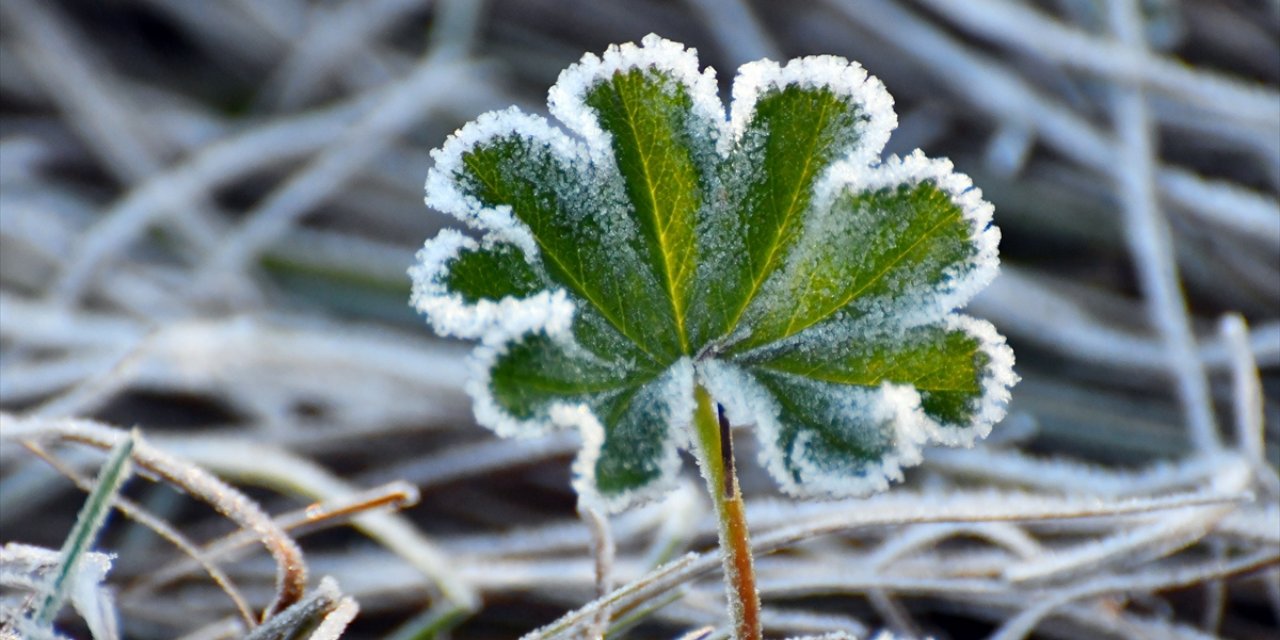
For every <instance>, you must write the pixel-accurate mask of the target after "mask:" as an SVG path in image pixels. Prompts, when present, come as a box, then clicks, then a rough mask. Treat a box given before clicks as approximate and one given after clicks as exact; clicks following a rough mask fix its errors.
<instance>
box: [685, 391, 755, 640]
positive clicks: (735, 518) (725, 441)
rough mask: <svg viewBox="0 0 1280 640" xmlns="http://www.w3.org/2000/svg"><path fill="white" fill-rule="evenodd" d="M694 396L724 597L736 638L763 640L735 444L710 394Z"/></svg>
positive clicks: (697, 439)
mask: <svg viewBox="0 0 1280 640" xmlns="http://www.w3.org/2000/svg"><path fill="white" fill-rule="evenodd" d="M694 395H695V397H696V399H697V401H698V408H697V411H696V412H695V414H694V420H693V422H694V425H693V426H694V428H693V431H694V440H695V445H696V446H695V447H694V449H695V454H696V457H697V459H698V465H699V466H701V467H702V476H703V477H704V478H706V480H707V492H708V493H709V494H711V501H712V502H713V503H714V504H715V507H716V516H717V519H718V520H719V521H720V527H719V528H720V554H721V558H722V559H723V562H724V581H725V586H726V589H725V592H726V593H725V595H726V597H727V598H728V600H729V611H730V612H731V613H732V614H733V626H734V631H735V633H734V637H735V638H737V639H738V640H760V638H761V637H762V634H763V630H762V629H761V627H760V594H759V593H757V592H756V571H755V567H754V566H753V564H752V560H751V537H750V535H749V534H748V532H747V513H746V507H745V505H744V504H743V502H742V491H741V490H740V489H739V488H738V475H737V473H736V472H735V471H734V467H733V439H732V438H731V437H730V434H729V425H728V423H726V422H723V421H722V420H721V417H720V416H719V412H718V411H717V410H716V406H715V403H713V402H712V401H711V395H710V394H708V393H707V390H706V389H703V388H702V387H701V386H699V387H698V388H697V389H696V390H695V391H694Z"/></svg>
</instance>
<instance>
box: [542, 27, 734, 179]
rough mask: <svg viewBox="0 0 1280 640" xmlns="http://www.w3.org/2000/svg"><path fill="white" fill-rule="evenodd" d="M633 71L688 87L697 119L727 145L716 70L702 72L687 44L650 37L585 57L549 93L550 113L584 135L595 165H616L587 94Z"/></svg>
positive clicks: (685, 88) (607, 136)
mask: <svg viewBox="0 0 1280 640" xmlns="http://www.w3.org/2000/svg"><path fill="white" fill-rule="evenodd" d="M634 69H642V70H643V69H649V70H653V71H656V72H658V73H660V74H663V75H665V76H667V77H668V78H669V79H670V80H671V81H672V82H673V83H674V84H675V85H678V86H682V87H684V90H685V92H686V93H687V94H688V96H689V99H690V101H691V102H692V108H693V113H694V115H695V116H697V117H698V118H699V119H701V120H702V121H703V122H705V123H706V124H707V125H708V129H709V131H708V132H709V133H710V134H711V135H714V136H716V137H717V141H718V142H721V143H723V142H725V141H726V139H727V136H725V135H724V133H725V131H724V123H725V115H724V105H723V104H721V102H720V97H719V95H718V93H717V90H716V72H715V69H712V68H711V67H707V68H706V69H703V70H701V71H699V70H698V50H697V49H693V48H685V46H684V45H683V44H680V43H678V42H672V41H670V40H667V39H664V38H661V37H659V36H657V35H655V34H652V33H651V34H649V35H647V36H645V37H644V39H642V40H641V41H640V46H636V45H635V44H634V43H630V42H628V43H625V44H621V45H610V46H609V48H608V49H606V50H605V52H604V56H603V57H597V56H596V55H595V54H593V53H586V54H583V56H582V59H581V60H580V61H578V63H577V64H574V65H571V66H569V67H568V68H566V69H565V70H564V71H562V72H560V77H559V79H557V80H556V83H555V85H554V86H552V87H551V90H550V91H549V92H548V94H547V106H548V107H549V108H550V110H551V114H552V115H554V116H555V117H556V118H557V119H559V120H560V121H561V122H563V123H564V124H565V126H567V127H569V129H571V130H572V131H574V132H575V133H577V134H578V135H580V136H582V138H583V140H585V141H586V143H587V146H588V147H589V148H590V149H591V153H592V159H593V160H595V161H597V162H600V161H604V162H606V163H612V162H613V156H612V147H611V146H610V139H609V134H607V133H605V132H604V130H602V129H601V128H600V123H599V121H598V119H597V118H596V114H595V113H594V112H593V111H592V110H591V108H590V107H588V106H587V105H586V101H585V99H586V95H587V92H588V91H590V90H591V89H592V88H593V87H595V86H596V85H597V84H599V83H600V82H604V81H607V80H609V79H611V78H613V77H614V75H615V74H618V73H627V72H629V71H631V70H634ZM725 150H727V149H722V151H725Z"/></svg>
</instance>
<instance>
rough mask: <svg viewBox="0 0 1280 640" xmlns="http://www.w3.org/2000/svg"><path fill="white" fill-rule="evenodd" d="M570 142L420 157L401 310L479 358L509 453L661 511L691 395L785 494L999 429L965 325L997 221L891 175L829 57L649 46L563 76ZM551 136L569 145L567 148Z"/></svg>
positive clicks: (511, 132)
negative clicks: (568, 467)
mask: <svg viewBox="0 0 1280 640" xmlns="http://www.w3.org/2000/svg"><path fill="white" fill-rule="evenodd" d="M549 105H550V109H551V113H552V115H553V116H554V117H555V118H556V119H557V120H559V121H560V124H561V125H562V126H563V127H564V129H561V128H560V127H558V126H556V125H553V124H551V123H549V122H547V121H546V120H545V119H543V118H540V117H537V116H533V115H528V114H524V113H522V112H520V111H519V110H517V109H514V108H513V109H509V110H506V111H501V112H496V113H490V114H486V115H483V116H481V117H480V118H479V119H477V120H476V121H475V122H472V123H470V124H468V125H467V126H465V127H463V128H462V129H461V130H459V131H458V132H457V133H455V134H454V135H453V136H452V137H451V138H450V139H449V140H448V141H447V142H446V143H445V144H444V146H443V148H441V149H439V150H437V151H436V152H434V154H433V156H434V158H435V160H436V165H435V167H434V169H432V171H431V173H430V175H429V177H428V180H427V204H428V205H430V206H432V207H435V208H437V209H440V210H442V211H445V212H447V213H449V214H452V215H454V216H456V217H457V218H459V219H460V220H462V221H463V222H464V223H466V224H467V225H469V226H470V227H472V228H473V229H474V230H475V231H476V232H477V235H478V239H475V240H473V239H471V238H468V237H466V236H464V235H462V234H460V233H458V232H456V231H445V232H442V233H441V234H440V235H439V236H437V237H436V238H434V239H432V240H429V241H428V242H427V243H426V246H425V247H424V248H423V249H422V251H421V253H420V254H419V263H418V264H417V265H416V266H415V267H414V268H413V270H412V276H413V280H414V296H413V303H414V305H415V306H416V307H417V308H418V309H419V310H420V311H422V312H423V313H425V314H426V315H427V317H428V319H429V321H430V322H431V324H432V325H433V326H434V327H435V329H436V331H438V332H439V333H441V334H443V335H453V336H458V337H464V338H474V339H479V340H481V341H482V344H481V345H480V346H479V347H477V349H476V353H475V356H474V358H473V360H474V367H475V372H474V376H473V380H472V382H471V386H470V391H471V394H472V396H473V398H474V399H475V405H476V414H477V418H478V419H479V420H480V422H481V423H483V424H485V425H487V426H489V427H491V428H493V429H495V430H497V431H498V432H499V433H500V434H503V435H521V434H530V433H537V432H539V431H542V430H544V429H546V428H550V427H565V426H573V427H577V428H579V429H581V431H582V433H583V437H584V442H585V444H584V447H583V451H582V453H581V455H580V456H579V458H578V461H577V463H576V466H575V470H576V479H575V484H576V488H577V489H578V491H579V492H580V493H581V494H582V495H583V496H585V497H586V498H587V499H589V500H595V501H598V502H599V503H600V504H601V505H602V506H604V507H606V508H608V509H610V510H618V509H621V508H623V507H625V506H627V505H628V504H631V503H633V502H634V501H635V500H637V499H640V498H645V497H650V496H653V495H655V494H657V493H661V492H662V491H664V490H665V489H666V488H668V487H669V486H671V484H672V482H673V481H674V477H675V475H676V473H677V471H678V466H679V457H678V455H677V448H678V447H681V446H686V445H687V444H688V442H689V423H690V420H691V418H692V414H693V408H694V400H693V392H694V386H695V385H702V386H704V387H705V388H706V389H707V390H708V391H709V392H710V393H711V395H712V396H713V397H714V398H715V400H716V401H717V402H719V403H720V404H721V405H722V406H724V408H725V411H726V414H727V415H728V417H729V418H730V419H731V420H732V421H734V422H735V423H736V424H753V425H755V428H756V433H757V435H758V437H759V439H760V442H761V445H762V446H761V447H760V449H761V460H762V463H763V464H764V466H765V467H766V468H767V469H768V470H769V472H770V473H771V474H772V475H773V477H774V478H776V479H777V481H778V482H779V483H780V485H781V486H782V487H783V488H784V489H785V490H786V491H788V492H790V493H794V494H799V495H853V494H862V493H867V492H870V491H874V490H879V489H883V488H884V487H886V486H887V485H888V482H889V481H890V480H895V479H899V478H900V477H901V474H902V472H901V468H902V467H903V466H906V465H912V464H917V463H918V462H919V461H920V447H921V446H922V445H924V444H926V443H929V442H940V443H945V444H952V445H968V444H970V443H972V442H973V440H974V439H975V438H977V437H981V436H984V435H985V434H986V433H987V432H988V431H989V430H990V428H991V425H992V424H994V423H995V422H997V421H998V420H1000V419H1001V418H1002V417H1003V415H1004V406H1005V403H1006V401H1007V399H1008V395H1009V388H1010V386H1012V384H1013V383H1014V382H1015V380H1016V377H1015V376H1014V374H1013V371H1012V365H1013V354H1012V352H1011V351H1010V350H1009V348H1008V347H1007V346H1006V345H1005V342H1004V338H1002V337H1001V336H1000V335H999V334H997V333H996V332H995V330H994V329H993V328H992V327H991V326H990V325H989V324H988V323H986V322H984V321H981V320H976V319H973V318H969V317H966V316H962V315H958V314H956V313H955V309H956V308H957V307H959V306H961V305H963V304H964V303H965V302H967V301H968V300H969V298H970V297H971V296H972V295H973V294H974V293H976V292H977V291H978V290H979V289H981V288H982V287H984V286H985V285H986V284H987V283H988V282H989V281H990V280H991V278H992V277H994V275H995V273H996V270H997V264H998V260H997V255H996V245H997V243H998V241H999V231H998V230H997V229H996V228H995V227H994V226H992V224H991V206H990V205H989V204H987V203H986V202H984V201H983V200H982V197H981V194H980V192H979V191H978V190H977V189H975V188H974V187H973V185H972V183H971V182H970V181H969V179H968V178H967V177H965V176H963V175H961V174H957V173H954V172H953V171H952V168H951V164H950V163H949V162H947V161H945V160H930V159H927V158H925V157H924V156H923V155H921V154H920V153H919V152H917V153H915V154H912V155H909V156H907V157H905V158H896V157H895V158H889V159H887V160H883V161H882V160H881V155H880V154H881V150H882V148H883V146H884V144H885V143H886V142H887V140H888V137H889V132H890V131H891V130H892V129H893V128H894V126H895V125H896V117H895V115H894V113H893V108H892V99H891V98H890V97H889V94H888V93H887V92H886V91H885V90H884V87H883V86H882V85H881V84H880V82H879V81H878V80H876V79H875V78H872V77H869V76H868V75H867V74H866V72H865V71H863V69H862V68H861V67H860V66H858V65H857V64H856V63H852V62H848V61H846V60H844V59H841V58H836V57H832V56H817V57H808V58H801V59H797V60H792V61H791V62H789V63H788V64H786V65H784V66H780V65H778V64H776V63H774V62H771V61H768V60H762V61H758V62H753V63H750V64H747V65H744V66H743V67H742V68H741V69H739V71H738V77H737V78H736V80H735V82H734V87H733V106H732V113H731V114H729V115H728V116H727V117H726V114H725V112H724V108H723V106H722V105H721V103H720V100H719V98H718V97H717V94H716V83H715V75H714V72H713V71H712V70H711V69H707V70H705V71H700V70H699V69H698V60H697V56H696V53H695V52H694V51H693V50H691V49H685V48H684V47H683V46H682V45H679V44H677V43H674V42H670V41H667V40H663V39H661V38H658V37H657V36H652V35H651V36H649V37H647V38H645V39H644V41H643V43H642V45H641V46H635V45H631V44H626V45H622V46H620V47H618V46H616V47H611V48H610V49H609V50H608V51H606V52H605V54H604V56H603V57H597V56H594V55H591V54H587V55H585V56H584V57H583V58H582V60H581V61H580V62H579V63H578V64H576V65H574V66H572V67H570V68H568V69H566V70H565V71H564V72H563V73H562V74H561V75H560V79H559V80H558V81H557V82H556V84H555V86H554V87H552V88H551V91H550V97H549ZM566 130H567V131H566Z"/></svg>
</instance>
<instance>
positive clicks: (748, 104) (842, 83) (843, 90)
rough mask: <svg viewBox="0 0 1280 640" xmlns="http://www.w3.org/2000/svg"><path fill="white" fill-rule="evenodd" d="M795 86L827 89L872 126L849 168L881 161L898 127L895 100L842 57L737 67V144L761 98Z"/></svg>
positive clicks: (732, 122) (734, 112) (734, 132)
mask: <svg viewBox="0 0 1280 640" xmlns="http://www.w3.org/2000/svg"><path fill="white" fill-rule="evenodd" d="M792 85H795V86H800V87H806V88H813V89H827V90H829V91H831V92H833V93H835V94H836V95H838V96H841V97H845V98H848V99H849V100H850V101H851V102H853V103H854V104H857V105H859V106H860V107H861V108H862V110H863V112H864V113H865V114H866V116H867V117H868V118H869V121H868V124H867V127H866V128H865V129H864V133H863V138H861V139H860V140H859V141H858V144H857V148H856V150H855V151H854V152H853V153H851V154H850V155H849V158H848V160H849V162H851V163H854V164H862V165H866V164H868V163H871V162H873V161H875V160H877V159H878V157H879V155H880V151H881V150H882V149H884V145H885V144H886V143H888V142H889V134H890V133H891V132H892V131H893V130H894V129H895V128H897V126H898V115H897V114H896V113H894V111H893V97H892V96H890V95H889V92H888V91H886V90H885V88H884V84H883V83H881V82H880V80H879V79H877V78H875V77H873V76H870V75H867V72H866V70H865V69H863V68H862V65H860V64H858V63H856V62H851V61H849V60H845V59H844V58H841V57H838V56H808V57H804V58H796V59H794V60H791V61H790V62H788V63H787V64H786V65H779V64H778V63H777V62H774V61H772V60H757V61H756V62H748V63H747V64H744V65H742V66H741V67H738V76H737V77H736V78H734V81H733V107H732V115H731V117H730V122H729V130H730V131H731V132H732V135H733V138H734V140H735V141H737V140H741V138H742V135H743V134H744V133H745V132H746V130H747V126H748V125H749V124H750V123H751V119H752V117H753V116H754V115H755V106H756V102H757V101H758V100H759V99H760V97H761V96H762V95H764V94H766V93H768V92H769V91H772V90H781V89H783V88H785V87H787V86H792Z"/></svg>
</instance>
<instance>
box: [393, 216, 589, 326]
mask: <svg viewBox="0 0 1280 640" xmlns="http://www.w3.org/2000/svg"><path fill="white" fill-rule="evenodd" d="M480 246H481V245H480V243H477V242H476V241H475V240H473V239H471V238H468V237H466V236H464V235H462V234H461V233H459V232H458V231H455V230H453V229H443V230H441V231H440V234H439V235H437V236H436V237H435V238H432V239H430V240H427V242H426V243H425V244H424V245H423V247H422V249H421V250H419V251H418V261H417V263H416V264H415V265H414V266H412V267H411V268H410V269H409V276H410V278H412V279H413V293H412V297H411V298H410V304H412V305H413V307H414V308H415V309H417V310H418V311H419V312H421V313H423V314H425V315H426V316H427V319H428V320H429V321H430V322H431V326H432V327H433V328H434V329H435V330H436V333H439V334H440V335H442V336H455V337H459V338H469V339H476V338H479V339H482V340H483V341H484V342H486V343H490V344H493V343H498V342H503V341H506V340H509V339H512V338H517V337H519V336H522V335H524V334H526V333H529V332H531V331H537V330H543V331H546V332H547V333H548V334H549V335H559V334H562V333H565V332H567V331H569V328H570V326H571V325H572V322H573V311H574V303H573V301H572V300H570V299H569V297H568V294H566V293H565V291H564V290H563V289H549V290H546V291H541V292H539V293H537V294H534V295H532V296H529V297H528V298H515V297H512V296H507V297H505V298H503V299H502V300H496V301H495V300H477V301H476V302H474V303H467V302H466V301H465V300H463V298H462V296H461V295H459V294H457V293H453V292H451V291H449V290H448V288H447V287H446V286H445V284H444V276H445V275H446V274H447V273H448V270H449V266H450V264H451V263H452V262H453V261H454V260H455V259H456V258H457V257H458V255H459V254H460V253H461V252H462V251H473V250H476V249H479V248H480ZM526 255H527V254H526Z"/></svg>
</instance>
